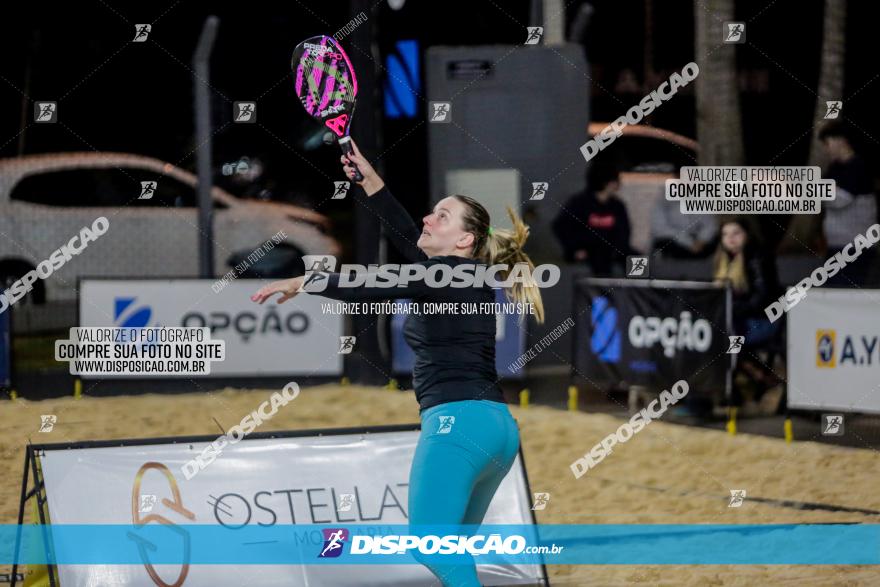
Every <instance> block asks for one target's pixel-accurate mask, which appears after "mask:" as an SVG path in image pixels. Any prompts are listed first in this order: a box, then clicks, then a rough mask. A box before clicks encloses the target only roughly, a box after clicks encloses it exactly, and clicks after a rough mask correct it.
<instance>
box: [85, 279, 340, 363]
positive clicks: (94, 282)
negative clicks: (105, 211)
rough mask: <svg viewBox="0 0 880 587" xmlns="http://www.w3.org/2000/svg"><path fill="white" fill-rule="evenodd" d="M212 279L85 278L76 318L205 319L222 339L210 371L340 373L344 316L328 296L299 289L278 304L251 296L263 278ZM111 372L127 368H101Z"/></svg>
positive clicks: (149, 322) (146, 324)
mask: <svg viewBox="0 0 880 587" xmlns="http://www.w3.org/2000/svg"><path fill="white" fill-rule="evenodd" d="M214 283H215V281H214V280H211V279H124V280H109V279H83V280H82V281H81V282H80V288H79V325H80V326H83V327H96V326H115V327H119V328H151V327H160V326H162V327H190V328H193V327H208V328H210V329H211V338H212V340H222V341H224V343H225V357H224V358H223V360H216V361H213V362H212V363H211V365H210V376H212V377H216V376H249V375H266V376H280V375H305V376H311V375H339V374H341V373H342V355H340V354H339V352H338V351H339V338H340V336H342V335H343V334H344V332H343V317H342V316H338V315H337V316H334V315H324V314H323V313H322V312H321V302H322V301H325V300H323V298H320V297H317V296H310V295H299V296H297V297H295V298H294V299H292V300H288V301H287V302H285V303H283V304H280V305H279V304H276V303H275V302H274V301H273V300H270V301H269V302H268V303H266V304H263V305H260V304H255V303H253V302H251V301H250V296H251V294H253V293H254V292H255V291H256V290H257V289H259V287H260V286H261V285H264V284H265V281H264V280H256V279H252V280H247V279H239V280H236V281H234V282H230V283H228V284H227V285H226V286H225V287H223V288H222V290H221V291H219V292H216V293H215V291H214V289H212V284H214ZM133 376H135V377H145V376H150V375H149V374H146V375H145V374H143V373H141V374H134V375H133ZM187 376H188V377H191V376H192V375H187ZM201 376H204V375H201ZM111 377H125V375H121V374H119V373H115V374H109V373H103V374H102V375H101V378H111Z"/></svg>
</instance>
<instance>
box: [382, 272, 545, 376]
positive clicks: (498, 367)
mask: <svg viewBox="0 0 880 587" xmlns="http://www.w3.org/2000/svg"><path fill="white" fill-rule="evenodd" d="M396 301H397V302H398V303H401V304H404V303H408V302H409V301H410V300H405V299H403V300H396ZM495 303H496V304H499V305H500V306H501V307H504V304H510V302H509V301H508V300H507V298H506V297H505V295H504V290H502V289H496V290H495ZM508 308H509V307H508ZM519 309H521V308H517V310H519ZM406 318H407V315H406V314H404V313H401V314H394V315H393V316H392V318H391V370H392V371H393V372H394V374H395V375H411V374H412V370H413V366H414V365H415V362H416V356H415V353H414V352H413V350H412V347H410V346H409V344H407V342H406V339H405V338H404V337H403V327H404V324H405V323H406ZM528 320H529V314H526V315H525V319H523V320H522V321H520V314H519V313H518V311H510V312H497V313H496V314H495V371H496V372H497V373H498V376H499V377H501V378H502V379H522V378H523V377H525V371H524V370H523V369H519V370H517V371H516V372H515V373H512V372H511V371H510V370H509V369H508V368H507V367H508V365H510V364H511V363H513V362H514V361H516V360H517V359H518V358H519V357H520V355H522V354H523V352H524V351H525V348H526V324H527V322H528Z"/></svg>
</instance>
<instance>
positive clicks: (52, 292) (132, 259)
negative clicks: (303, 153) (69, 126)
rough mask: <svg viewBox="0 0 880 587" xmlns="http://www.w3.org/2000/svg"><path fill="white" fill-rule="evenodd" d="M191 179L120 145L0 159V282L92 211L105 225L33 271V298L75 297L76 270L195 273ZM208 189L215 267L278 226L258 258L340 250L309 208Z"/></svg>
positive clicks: (68, 234)
mask: <svg viewBox="0 0 880 587" xmlns="http://www.w3.org/2000/svg"><path fill="white" fill-rule="evenodd" d="M145 181H155V182H156V187H155V191H154V193H153V194H152V196H151V197H149V198H144V199H139V197H140V196H141V193H142V185H141V182H145ZM197 183H198V179H197V177H196V176H195V175H193V174H192V173H189V172H188V171H185V170H183V169H180V168H178V167H176V166H174V165H172V164H170V163H166V162H164V161H160V160H158V159H153V158H151V157H144V156H141V155H134V154H126V153H101V152H93V153H56V154H44V155H32V156H24V157H16V158H10V159H0V284H2V285H0V288H2V289H5V288H6V286H7V285H8V283H9V282H10V281H14V280H16V279H18V278H19V277H21V276H22V275H24V274H26V273H27V272H28V271H31V270H32V269H34V268H35V267H36V266H37V265H38V264H39V263H40V262H41V261H44V260H46V259H48V258H49V256H50V255H51V254H52V252H53V251H55V250H56V249H58V248H59V247H60V246H61V245H62V244H66V243H67V242H68V241H70V239H71V238H72V237H74V236H75V235H77V234H79V232H80V230H82V228H83V227H86V226H91V225H92V223H93V222H94V221H95V219H96V218H98V217H101V216H104V217H106V218H107V219H108V220H109V229H108V230H107V232H106V234H104V235H103V236H101V237H100V238H98V239H97V240H95V241H94V242H91V243H89V244H88V247H87V249H86V250H84V251H82V253H81V254H79V255H77V256H75V257H73V258H72V259H71V260H70V261H69V262H67V263H66V264H64V266H63V267H61V268H60V269H59V270H57V271H55V272H54V273H53V274H52V275H51V277H49V278H48V279H46V280H38V281H37V282H36V284H35V287H34V290H33V291H32V292H31V294H30V295H32V296H33V301H34V302H37V303H42V302H43V301H46V300H49V301H62V300H74V299H76V282H77V278H78V277H80V276H89V277H179V276H196V275H198V242H199V241H198V236H199V235H198V233H199V229H198V217H197V214H198V208H197V207H196V185H197ZM211 196H212V199H213V202H214V234H213V238H214V268H215V273H216V275H215V276H216V277H220V276H222V275H224V274H225V273H227V271H229V269H230V265H229V262H230V260H235V259H242V258H246V257H247V255H249V254H250V253H251V251H254V250H255V249H257V248H258V247H260V246H262V245H263V244H264V243H265V242H267V241H269V242H271V238H272V236H273V235H276V234H277V233H278V232H279V231H283V233H284V234H285V235H286V238H285V239H284V240H283V241H281V242H280V243H278V244H277V245H276V246H275V249H273V250H272V252H273V254H272V255H266V257H264V258H263V259H264V260H261V261H259V262H263V263H265V262H267V261H265V259H268V262H270V263H271V264H272V265H273V266H274V267H278V268H279V269H278V270H279V271H281V270H283V269H285V268H288V267H291V266H296V264H297V262H300V264H301V261H300V257H301V256H302V255H303V254H330V255H337V254H339V252H340V246H339V244H338V243H337V242H336V240H335V239H333V238H332V237H330V236H329V235H328V234H327V231H328V230H329V228H330V222H329V219H328V218H327V217H325V216H324V215H322V214H319V213H317V212H315V211H313V210H309V209H306V208H302V207H299V206H293V205H290V204H283V203H276V202H263V201H256V200H243V199H239V198H236V197H234V196H232V195H231V194H229V193H228V192H225V191H223V190H221V189H219V188H217V187H214V188H213V189H212V193H211ZM259 262H258V263H259ZM252 269H253V271H256V272H257V273H258V274H260V275H262V276H274V275H266V274H267V273H270V274H271V273H273V271H271V270H269V271H260V270H259V267H252ZM253 271H252V274H253Z"/></svg>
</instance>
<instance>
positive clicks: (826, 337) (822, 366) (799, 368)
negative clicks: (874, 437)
mask: <svg viewBox="0 0 880 587" xmlns="http://www.w3.org/2000/svg"><path fill="white" fill-rule="evenodd" d="M878 301H880V291H878V290H865V289H824V288H823V289H814V290H812V291H811V292H810V295H809V296H806V297H804V298H803V299H802V300H801V302H800V303H799V304H798V305H797V306H796V307H794V308H792V309H791V310H790V311H789V313H788V334H787V340H788V343H787V344H788V406H789V407H790V408H799V409H807V410H816V409H825V408H830V409H835V410H841V411H850V412H866V413H880V313H878V312H877V303H878Z"/></svg>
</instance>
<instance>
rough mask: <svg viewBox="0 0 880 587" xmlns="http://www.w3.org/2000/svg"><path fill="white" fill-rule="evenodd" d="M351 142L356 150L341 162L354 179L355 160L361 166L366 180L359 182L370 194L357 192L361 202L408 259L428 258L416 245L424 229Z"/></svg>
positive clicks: (349, 176) (415, 260) (414, 260)
mask: <svg viewBox="0 0 880 587" xmlns="http://www.w3.org/2000/svg"><path fill="white" fill-rule="evenodd" d="M351 144H352V147H353V151H354V152H353V153H350V154H348V155H343V156H342V158H341V161H342V165H343V167H342V168H343V170H344V171H345V175H346V176H347V177H348V178H349V179H352V180H353V179H354V178H353V175H354V167H353V166H352V165H351V163H354V164H355V165H357V168H358V169H359V170H360V172H361V175H363V176H364V179H363V181H361V182H358V183H359V185H360V186H361V187H363V188H364V192H365V193H366V197H365V198H364V197H359V196H358V195H356V196H355V198H356V199H357V201H358V203H359V204H360V205H362V206H364V207H365V208H367V209H368V210H370V211H371V212H372V213H373V214H375V215H376V217H377V218H379V220H380V221H381V222H382V225H383V226H384V227H385V233H386V234H387V235H388V238H389V239H390V240H391V243H392V244H393V245H394V248H395V249H397V250H398V251H399V252H400V254H401V255H403V256H404V258H406V260H408V261H411V262H418V261H424V260H425V259H427V258H428V256H427V255H425V253H423V252H422V250H421V249H419V247H418V246H417V244H416V243H417V242H418V240H419V237H420V236H421V230H419V228H418V227H417V226H416V223H415V222H413V219H412V217H411V216H410V215H409V212H407V211H406V208H404V207H403V205H402V204H401V203H400V202H398V201H397V199H396V198H395V197H394V196H393V195H392V194H391V192H390V191H389V190H388V187H387V186H386V185H385V182H384V181H382V178H381V177H379V174H377V173H376V170H375V169H373V166H372V165H370V162H369V161H367V160H366V159H365V158H364V157H363V155H361V152H360V150H359V149H358V147H357V145H356V144H355V142H354V141H351Z"/></svg>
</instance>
